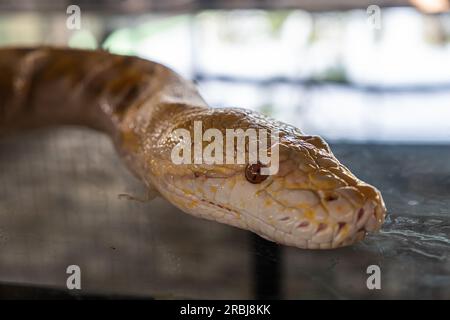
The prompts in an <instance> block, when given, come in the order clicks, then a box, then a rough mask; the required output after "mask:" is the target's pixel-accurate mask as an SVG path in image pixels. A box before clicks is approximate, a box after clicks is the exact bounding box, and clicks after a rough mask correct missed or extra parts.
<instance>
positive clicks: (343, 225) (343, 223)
mask: <svg viewBox="0 0 450 320" xmlns="http://www.w3.org/2000/svg"><path fill="white" fill-rule="evenodd" d="M345 225H346V223H345V222H339V223H338V232H337V233H339V232H341V230H342V229H343V228H344V227H345Z"/></svg>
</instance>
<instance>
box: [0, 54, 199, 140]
mask: <svg viewBox="0 0 450 320" xmlns="http://www.w3.org/2000/svg"><path fill="white" fill-rule="evenodd" d="M181 103H183V104H184V105H198V106H202V107H205V106H206V104H205V103H204V101H203V100H202V99H201V97H200V96H199V94H198V93H197V91H196V90H195V88H194V86H193V85H192V84H190V83H189V82H187V81H185V80H183V79H182V78H181V77H179V76H178V75H177V74H175V73H174V72H173V71H171V70H170V69H168V68H166V67H164V66H162V65H160V64H157V63H154V62H150V61H147V60H143V59H140V58H137V57H129V56H119V55H114V54H110V53H108V52H105V51H86V50H75V49H58V48H46V47H41V48H10V49H1V50H0V134H5V133H10V132H15V131H23V130H24V129H29V128H36V127H45V126H51V125H66V124H69V125H81V126H87V127H90V128H93V129H96V130H100V131H104V132H106V133H107V134H109V135H110V136H111V137H112V138H113V139H114V140H117V139H119V138H120V136H122V135H123V134H124V132H125V134H126V132H127V131H129V128H127V127H136V126H137V125H136V122H138V121H140V120H141V118H142V119H145V120H146V121H147V122H154V121H152V120H153V119H154V117H155V116H156V115H157V116H158V117H159V118H162V116H163V115H164V109H165V108H164V106H169V107H170V106H171V105H176V104H181ZM169 109H170V110H172V109H173V110H172V111H170V110H169ZM175 109H176V108H168V109H167V110H168V111H169V113H168V115H170V114H171V113H173V112H175V111H174V110H175ZM155 129H157V128H156V127H155Z"/></svg>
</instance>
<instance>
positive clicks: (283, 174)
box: [0, 47, 386, 249]
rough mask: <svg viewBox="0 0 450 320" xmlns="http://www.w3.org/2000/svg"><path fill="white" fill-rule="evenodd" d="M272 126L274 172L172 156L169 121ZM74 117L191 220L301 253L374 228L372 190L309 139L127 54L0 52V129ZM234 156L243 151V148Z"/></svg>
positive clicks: (376, 208)
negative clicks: (177, 160)
mask: <svg viewBox="0 0 450 320" xmlns="http://www.w3.org/2000/svg"><path fill="white" fill-rule="evenodd" d="M195 121H202V125H203V129H204V130H206V129H208V128H215V129H218V130H220V131H222V132H224V131H225V130H226V129H228V128H231V129H233V128H234V129H237V128H241V129H248V128H254V129H268V130H278V132H279V170H278V172H277V173H276V174H275V175H269V176H263V175H261V172H260V170H259V169H258V167H255V165H254V164H251V165H250V163H243V164H242V163H241V164H181V165H180V164H174V163H173V161H171V156H170V155H171V150H173V148H174V147H175V146H176V145H177V144H178V143H179V142H180V141H179V139H177V138H176V137H174V136H173V134H172V133H173V131H174V130H175V129H180V128H182V129H186V130H188V131H189V132H191V133H192V134H194V132H193V130H194V122H195ZM52 125H82V126H87V127H90V128H93V129H96V130H100V131H102V132H105V133H106V134H107V135H109V136H110V137H111V139H112V141H113V142H114V145H115V147H116V149H117V151H118V153H120V155H121V157H122V158H123V159H124V162H125V163H126V164H127V166H128V167H129V168H130V170H131V171H132V172H133V173H134V174H135V175H136V176H137V177H138V178H140V179H141V180H142V181H143V182H144V183H145V184H146V185H147V186H148V188H155V189H157V191H158V192H159V193H160V194H161V195H162V196H163V197H164V198H165V199H167V200H168V201H170V202H171V203H172V204H173V205H175V206H177V207H178V208H180V209H181V210H183V211H184V212H187V213H189V214H192V215H194V216H197V217H201V218H205V219H209V220H215V221H217V222H221V223H225V224H229V225H232V226H235V227H238V228H243V229H247V230H250V231H252V232H254V233H256V234H258V235H260V236H262V237H264V238H266V239H268V240H271V241H275V242H277V243H280V244H285V245H291V246H296V247H299V248H308V249H330V248H337V247H341V246H346V245H350V244H352V243H355V242H356V241H359V240H361V239H363V238H364V236H365V235H366V234H367V233H368V232H373V231H377V230H378V229H379V228H380V227H381V225H382V223H383V221H384V216H385V213H386V208H385V205H384V202H383V199H382V197H381V194H380V192H379V191H378V190H377V189H376V188H374V187H373V186H371V185H369V184H367V183H364V182H362V181H361V180H359V179H358V178H356V177H355V176H354V175H353V174H352V173H351V172H350V171H349V170H348V169H347V168H346V167H345V166H344V165H342V164H341V163H340V162H339V161H338V160H337V159H336V158H335V157H334V155H333V153H332V152H331V150H330V148H329V146H328V145H327V143H326V142H325V141H324V140H323V139H321V138H320V137H318V136H310V135H305V134H303V133H302V132H301V131H300V130H299V129H297V128H295V127H293V126H290V125H287V124H284V123H281V122H278V121H276V120H273V119H271V118H268V117H266V116H264V115H261V114H259V113H256V112H252V111H249V110H245V109H240V108H210V107H209V106H208V105H207V104H206V103H205V101H204V100H203V98H202V97H201V96H200V94H199V93H198V91H197V90H196V88H195V86H194V84H193V83H191V82H190V81H187V80H185V79H183V78H182V77H180V76H179V75H177V74H176V73H175V72H173V71H172V70H170V69H169V68H167V67H165V66H163V65H161V64H158V63H155V62H151V61H147V60H144V59H140V58H137V57H131V56H120V55H114V54H111V53H108V52H105V51H100V50H99V51H85V50H76V49H66V48H50V47H37V48H5V49H0V135H7V134H11V133H15V132H20V131H23V130H25V129H31V128H37V127H42V126H52ZM244 152H248V150H247V149H245V151H244Z"/></svg>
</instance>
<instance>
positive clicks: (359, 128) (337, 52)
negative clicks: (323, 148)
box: [0, 0, 450, 143]
mask: <svg viewBox="0 0 450 320" xmlns="http://www.w3.org/2000/svg"><path fill="white" fill-rule="evenodd" d="M378 2H379V5H381V6H383V10H382V12H379V13H377V12H375V11H373V10H374V8H373V7H369V6H371V5H372V6H373V5H375V6H376V5H377V3H378ZM75 3H78V6H79V8H80V11H81V13H80V18H81V23H80V25H79V27H80V28H79V29H72V30H71V29H69V28H67V27H66V20H67V19H68V17H69V16H70V14H68V13H66V11H67V8H68V7H69V5H70V4H75ZM394 5H395V6H398V5H402V7H389V6H394ZM386 6H387V7H386ZM0 8H1V11H0V12H1V14H0V45H1V46H7V45H36V44H48V45H61V46H67V45H69V46H71V47H80V48H92V49H94V48H102V49H105V50H108V51H110V52H113V53H119V54H127V55H138V56H141V57H143V58H147V59H151V60H155V61H158V62H161V63H163V64H166V65H167V66H169V67H171V68H173V69H174V70H176V71H177V72H178V73H180V74H182V75H183V76H185V77H187V78H190V79H193V80H195V81H196V82H197V83H198V86H199V88H200V91H201V93H202V94H203V96H204V97H205V99H206V100H207V102H209V104H211V105H212V106H240V107H246V108H251V109H255V110H258V111H261V112H263V113H266V114H270V115H272V116H274V117H276V118H278V119H281V120H283V121H285V122H288V123H291V124H294V125H296V126H299V127H300V128H302V129H303V130H304V131H305V132H308V133H309V134H320V135H322V136H324V137H325V138H327V139H330V140H345V141H372V142H395V143H397V142H401V143H411V142H423V143H449V142H450V122H449V121H448V119H450V108H449V107H448V106H449V105H450V90H449V89H450V71H449V70H450V19H449V13H448V12H447V10H448V2H447V1H446V0H414V1H408V0H403V1H398V0H397V1H359V0H338V1H325V0H321V1H301V0H299V1H295V0H290V1H288V0H284V1H277V2H276V4H275V3H271V2H270V1H251V0H244V1H186V0H175V1H142V0H128V1H92V2H90V1H79V2H73V1H72V2H70V1H68V2H67V1H35V2H34V1H1V2H0ZM367 8H369V10H368V9H367ZM375 9H377V8H375ZM378 9H380V7H378ZM69 13H72V12H71V11H70V10H69ZM374 19H377V20H378V21H374Z"/></svg>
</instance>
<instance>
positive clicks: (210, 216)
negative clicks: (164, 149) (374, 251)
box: [160, 184, 384, 249]
mask: <svg viewBox="0 0 450 320" xmlns="http://www.w3.org/2000/svg"><path fill="white" fill-rule="evenodd" d="M160 191H161V192H162V193H164V194H165V196H166V197H168V198H170V199H171V202H173V203H174V204H175V205H176V206H177V207H178V208H180V209H181V210H183V211H186V212H188V213H190V214H191V215H194V216H198V217H201V218H204V219H207V220H213V221H217V222H221V223H225V224H229V225H232V226H234V227H237V228H240V229H246V230H250V231H252V232H254V233H256V234H258V235H259V236H261V237H263V238H264V239H267V240H269V241H272V242H276V243H279V244H284V245H289V246H294V247H298V248H302V249H334V248H339V247H344V246H348V245H351V244H353V243H355V242H358V241H360V240H362V239H364V237H365V236H366V234H367V233H369V232H373V231H376V230H378V229H379V228H380V226H381V223H382V222H380V217H383V216H384V210H383V206H381V205H380V204H378V203H376V202H375V201H373V200H370V199H368V200H367V201H366V202H365V204H364V205H363V206H362V207H360V208H359V209H356V210H355V212H354V218H353V221H352V222H332V223H322V222H318V221H312V220H299V221H297V222H296V223H295V224H293V220H294V219H292V218H291V217H288V216H286V215H283V214H280V217H277V218H274V219H273V220H271V221H268V220H266V219H263V218H261V217H259V216H257V215H255V214H254V213H252V212H248V211H247V210H245V209H242V210H238V209H236V208H233V207H230V206H225V205H223V204H220V203H216V202H214V201H210V200H208V199H205V198H202V197H199V196H198V195H195V194H191V193H185V192H184V191H183V190H182V189H181V188H179V187H177V186H175V185H172V184H165V188H164V189H163V190H160ZM289 224H291V227H287V226H288V225H289ZM292 224H293V225H292Z"/></svg>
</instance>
